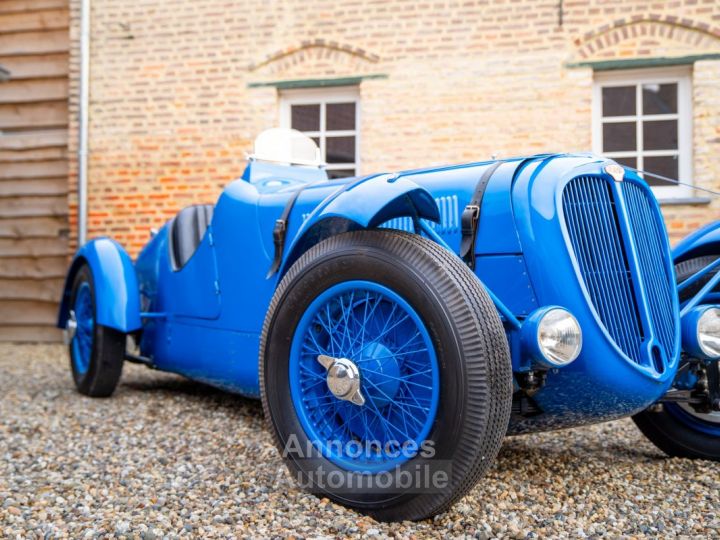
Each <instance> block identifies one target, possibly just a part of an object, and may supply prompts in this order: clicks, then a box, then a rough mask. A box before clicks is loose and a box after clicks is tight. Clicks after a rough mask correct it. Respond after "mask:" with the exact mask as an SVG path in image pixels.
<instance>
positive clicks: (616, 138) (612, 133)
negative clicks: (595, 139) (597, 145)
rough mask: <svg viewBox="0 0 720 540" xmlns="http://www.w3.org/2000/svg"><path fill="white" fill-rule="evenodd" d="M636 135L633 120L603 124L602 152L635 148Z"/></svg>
mask: <svg viewBox="0 0 720 540" xmlns="http://www.w3.org/2000/svg"><path fill="white" fill-rule="evenodd" d="M636 135H637V133H636V131H635V122H617V123H610V124H603V152H622V151H626V152H627V151H634V150H636V149H637V137H636Z"/></svg>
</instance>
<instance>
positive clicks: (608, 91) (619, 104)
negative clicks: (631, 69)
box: [602, 86, 636, 116]
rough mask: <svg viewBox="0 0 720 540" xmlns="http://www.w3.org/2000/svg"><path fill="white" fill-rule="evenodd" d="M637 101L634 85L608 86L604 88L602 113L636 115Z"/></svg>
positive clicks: (608, 114) (606, 114)
mask: <svg viewBox="0 0 720 540" xmlns="http://www.w3.org/2000/svg"><path fill="white" fill-rule="evenodd" d="M635 101H636V100H635V87H634V86H607V87H605V88H603V89H602V115H603V116H628V115H634V114H635Z"/></svg>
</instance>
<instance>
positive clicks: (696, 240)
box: [673, 221, 720, 263]
mask: <svg viewBox="0 0 720 540" xmlns="http://www.w3.org/2000/svg"><path fill="white" fill-rule="evenodd" d="M718 254H720V221H713V222H712V223H708V224H707V225H705V226H704V227H701V228H700V229H698V230H697V231H695V232H693V233H691V234H689V235H688V236H686V237H685V238H683V239H682V240H681V241H680V242H678V244H677V245H676V246H675V248H674V249H673V258H674V259H675V262H676V263H678V262H682V261H686V260H687V259H691V258H693V257H702V256H704V255H718Z"/></svg>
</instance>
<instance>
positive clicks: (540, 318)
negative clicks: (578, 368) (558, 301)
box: [522, 306, 583, 369]
mask: <svg viewBox="0 0 720 540" xmlns="http://www.w3.org/2000/svg"><path fill="white" fill-rule="evenodd" d="M553 319H554V320H553ZM562 323H565V324H568V323H569V324H570V326H571V330H572V331H573V335H572V340H574V342H575V343H574V344H572V352H571V354H569V355H565V356H564V357H559V356H558V354H557V351H555V352H554V353H553V351H552V350H550V347H549V346H548V344H547V343H544V342H543V341H544V338H543V336H542V333H543V328H544V326H545V327H547V325H558V324H562ZM552 331H557V329H552ZM522 332H523V343H524V344H525V348H526V352H527V353H528V354H529V355H530V356H531V357H532V359H533V360H534V361H535V362H536V363H538V364H540V365H542V366H544V367H546V368H551V369H554V368H562V367H565V366H567V365H569V364H572V363H573V362H574V361H575V360H577V358H578V357H579V356H580V353H581V352H582V346H583V333H582V327H581V326H580V323H579V322H578V320H577V318H576V317H575V315H573V314H572V313H571V312H570V311H569V310H567V309H565V308H563V307H560V306H546V307H543V308H540V309H537V310H535V311H534V312H533V313H531V314H530V316H528V318H527V319H526V320H525V324H523V329H522Z"/></svg>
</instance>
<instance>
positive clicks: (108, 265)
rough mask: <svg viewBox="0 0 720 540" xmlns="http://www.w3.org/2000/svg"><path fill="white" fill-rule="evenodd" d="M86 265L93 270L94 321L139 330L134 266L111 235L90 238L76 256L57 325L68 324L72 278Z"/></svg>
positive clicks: (71, 267)
mask: <svg viewBox="0 0 720 540" xmlns="http://www.w3.org/2000/svg"><path fill="white" fill-rule="evenodd" d="M83 264H87V265H88V266H89V267H90V270H91V272H92V278H93V287H94V289H95V303H96V306H95V312H96V313H95V318H96V321H95V322H96V323H97V324H101V325H103V326H108V327H110V328H114V329H115V330H119V331H120V332H124V333H128V332H133V331H135V330H139V329H140V328H141V327H142V324H141V322H140V292H139V288H138V282H137V276H136V275H135V268H134V267H133V263H132V260H131V259H130V256H129V255H128V254H127V252H126V251H125V250H124V249H123V247H122V246H121V245H120V244H118V243H117V242H116V241H115V240H111V239H110V238H97V239H95V240H91V241H90V242H88V243H87V244H85V245H84V246H82V247H81V248H80V250H78V252H77V254H76V255H75V258H74V259H73V262H72V264H71V265H70V270H69V271H68V274H67V278H66V279H65V287H64V289H63V295H62V300H61V302H60V312H59V314H58V323H57V324H58V327H60V328H65V326H66V325H67V320H68V316H69V313H70V295H71V294H72V285H73V281H74V280H75V276H76V275H77V273H78V271H79V270H80V268H81V267H82V265H83Z"/></svg>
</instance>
